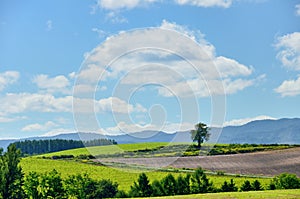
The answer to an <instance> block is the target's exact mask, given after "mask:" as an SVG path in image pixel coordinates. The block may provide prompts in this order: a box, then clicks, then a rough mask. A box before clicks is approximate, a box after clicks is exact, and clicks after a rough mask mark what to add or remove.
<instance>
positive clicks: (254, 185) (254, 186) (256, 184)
mask: <svg viewBox="0 0 300 199" xmlns="http://www.w3.org/2000/svg"><path fill="white" fill-rule="evenodd" d="M251 187H252V189H253V191H260V190H262V189H263V188H262V187H261V184H260V182H259V181H258V180H254V181H253V182H252V184H251Z"/></svg>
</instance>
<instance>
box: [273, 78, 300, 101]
mask: <svg viewBox="0 0 300 199" xmlns="http://www.w3.org/2000/svg"><path fill="white" fill-rule="evenodd" d="M275 92H277V93H280V94H281V96H282V97H287V96H296V95H300V76H298V79H296V80H286V81H284V82H282V84H281V85H280V86H279V87H277V88H276V89H275Z"/></svg>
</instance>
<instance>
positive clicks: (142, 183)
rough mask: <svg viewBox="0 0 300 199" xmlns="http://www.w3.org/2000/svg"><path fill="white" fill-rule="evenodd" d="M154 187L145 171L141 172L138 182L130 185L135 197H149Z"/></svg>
mask: <svg viewBox="0 0 300 199" xmlns="http://www.w3.org/2000/svg"><path fill="white" fill-rule="evenodd" d="M151 193H152V187H151V185H150V184H149V180H148V177H147V175H146V174H145V173H141V174H140V175H139V178H138V182H134V185H133V186H131V187H130V195H131V196H133V197H148V196H151Z"/></svg>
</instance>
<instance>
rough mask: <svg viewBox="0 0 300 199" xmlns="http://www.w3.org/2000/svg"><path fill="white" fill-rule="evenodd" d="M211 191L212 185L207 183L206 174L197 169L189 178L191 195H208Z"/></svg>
mask: <svg viewBox="0 0 300 199" xmlns="http://www.w3.org/2000/svg"><path fill="white" fill-rule="evenodd" d="M212 191H213V185H212V183H211V182H209V179H208V178H207V176H206V174H205V173H204V171H203V170H202V168H201V167H199V168H198V169H197V170H196V171H195V173H194V174H193V175H192V176H191V192H192V193H208V192H212Z"/></svg>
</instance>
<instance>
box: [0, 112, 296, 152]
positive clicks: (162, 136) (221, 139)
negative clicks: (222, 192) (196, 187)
mask: <svg viewBox="0 0 300 199" xmlns="http://www.w3.org/2000/svg"><path fill="white" fill-rule="evenodd" d="M211 134H212V135H211V137H212V140H216V141H217V142H218V143H251V144H274V143H278V144H300V118H294V119H279V120H258V121H252V122H249V123H247V124H245V125H241V126H227V127H224V128H223V129H220V128H214V127H213V128H212V129H211ZM101 138H108V139H114V140H116V141H117V142H118V143H120V144H121V143H140V142H171V141H172V142H191V138H190V134H189V132H188V131H186V132H176V133H172V134H168V133H165V132H156V131H142V132H137V133H131V134H124V135H117V136H105V135H100V134H97V133H80V132H79V133H69V134H59V135H55V136H49V137H30V138H24V139H20V140H28V139H29V140H39V139H67V140H71V139H72V140H93V139H101ZM15 141H18V140H13V139H9V140H0V147H2V148H6V147H7V146H8V144H10V143H12V142H15Z"/></svg>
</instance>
